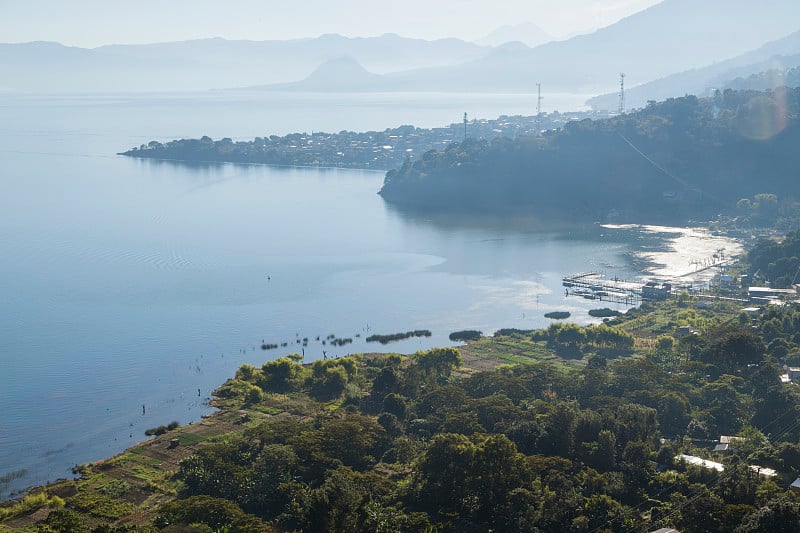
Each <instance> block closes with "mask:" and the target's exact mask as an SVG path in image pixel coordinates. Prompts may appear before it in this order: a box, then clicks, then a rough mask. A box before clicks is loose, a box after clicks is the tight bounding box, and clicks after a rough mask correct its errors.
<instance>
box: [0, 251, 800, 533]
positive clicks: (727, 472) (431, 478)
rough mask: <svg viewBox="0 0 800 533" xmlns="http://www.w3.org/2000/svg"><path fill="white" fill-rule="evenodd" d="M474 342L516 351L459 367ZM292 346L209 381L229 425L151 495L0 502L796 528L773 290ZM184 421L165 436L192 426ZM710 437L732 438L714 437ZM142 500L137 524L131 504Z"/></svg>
mask: <svg viewBox="0 0 800 533" xmlns="http://www.w3.org/2000/svg"><path fill="white" fill-rule="evenodd" d="M787 241H788V239H787ZM784 244H785V245H787V246H788V244H789V243H788V242H785V243H784ZM764 246H767V245H766V244H765V243H762V244H760V245H759V246H757V247H756V250H760V249H761V248H762V247H764ZM787 253H788V252H787ZM757 257H759V255H758V252H755V251H754V253H751V258H750V259H751V260H754V259H755V258H757ZM680 326H691V328H692V329H693V330H696V331H698V332H699V333H697V334H690V335H685V336H680V335H679V334H678V331H679V327H680ZM476 353H478V354H483V355H482V357H484V358H485V359H486V360H487V361H491V360H493V359H494V358H497V359H494V360H495V361H499V362H502V361H503V360H505V361H509V362H511V361H513V362H514V363H513V364H506V365H503V364H497V363H495V364H492V365H490V366H488V367H486V366H480V365H479V366H477V367H475V366H469V367H467V368H465V367H464V357H466V356H467V355H469V357H470V358H472V357H474V354H476ZM300 360H301V358H300V357H299V356H297V357H294V356H292V357H285V358H279V359H276V360H274V361H269V362H266V363H264V364H263V365H262V366H261V367H255V366H250V365H243V366H242V367H241V368H240V369H239V370H238V371H237V373H236V376H235V377H234V378H233V379H231V380H229V381H228V382H227V383H225V384H224V385H223V386H222V387H220V389H218V390H217V391H216V396H217V400H216V402H217V405H218V406H220V407H221V408H222V412H223V413H225V412H227V413H231V416H232V419H237V418H238V421H236V422H235V423H234V426H232V427H233V428H236V429H234V430H232V431H231V430H229V431H227V432H225V433H217V434H216V435H217V436H215V437H214V438H212V439H210V440H206V441H205V443H204V444H203V445H201V446H199V447H195V448H193V452H192V453H191V454H188V455H187V454H186V453H185V452H184V454H183V456H184V457H185V459H183V460H182V461H181V462H180V463H179V464H178V465H177V466H176V468H175V470H173V471H172V473H171V474H169V473H168V474H167V477H165V478H162V479H161V480H160V481H159V478H157V477H149V478H148V479H150V481H148V484H147V485H145V486H144V488H145V489H146V490H151V491H153V492H152V495H151V496H150V497H148V498H144V497H142V496H136V497H134V496H131V495H134V494H138V492H136V491H135V490H133V488H132V485H131V483H130V482H128V481H124V480H122V479H116V478H109V477H108V475H107V474H103V473H104V472H108V471H109V470H108V468H107V467H105V466H103V465H98V466H97V467H90V466H89V467H85V469H84V470H83V472H84V479H85V481H78V482H77V491H76V490H75V489H72V490H71V491H69V492H68V491H66V490H65V489H64V487H63V486H62V487H61V488H60V489H59V490H55V489H51V490H50V491H42V492H39V493H33V494H32V495H31V496H29V497H28V498H26V499H25V500H22V501H21V502H20V503H18V504H15V505H12V506H10V507H8V506H7V507H2V508H0V512H2V513H3V516H6V517H12V518H13V517H14V516H18V515H24V514H26V513H30V512H32V510H34V509H37V508H47V507H48V506H49V507H50V508H51V509H52V510H50V512H48V513H44V514H42V515H41V516H45V517H46V518H43V519H40V520H39V522H38V531H65V532H70V531H89V530H90V526H91V527H94V529H91V530H92V531H99V532H104V531H108V532H113V531H120V532H121V531H231V532H235V531H245V532H252V531H294V530H302V531H486V530H489V529H492V530H497V531H553V532H556V531H594V532H599V531H609V532H611V531H613V532H619V531H637V532H638V531H650V530H654V529H657V528H658V527H674V528H677V529H678V530H680V531H687V532H691V531H710V532H723V531H734V530H736V531H740V532H755V531H768V530H769V531H778V530H783V531H790V530H796V529H797V528H798V527H800V499H799V498H798V496H795V495H794V493H792V492H790V491H788V490H787V489H786V487H787V486H788V484H789V483H790V482H791V481H792V480H794V478H795V477H796V476H797V475H799V474H800V424H799V423H798V422H797V419H798V415H800V391H798V389H797V386H796V385H794V384H783V383H781V381H780V380H779V379H778V375H779V374H780V373H781V369H780V365H783V364H790V365H796V364H800V309H797V308H795V307H793V306H785V307H777V306H772V307H768V308H766V309H765V310H764V311H763V313H762V314H761V315H759V316H756V317H751V316H750V315H748V314H745V313H743V312H740V311H739V310H738V307H737V306H735V305H733V304H722V303H718V304H716V305H715V306H714V308H713V309H707V308H705V307H700V308H695V307H694V306H692V305H691V300H690V299H686V298H683V299H680V300H673V301H667V302H659V303H645V304H643V305H642V307H640V308H639V309H635V310H631V311H629V312H628V313H625V314H623V315H621V316H617V317H614V318H612V319H609V320H607V321H606V322H605V323H602V324H600V325H596V326H591V327H580V326H577V325H575V324H569V323H560V322H559V323H553V324H551V325H550V326H549V327H548V328H547V329H544V330H534V331H525V330H514V329H506V330H501V331H498V332H497V333H496V334H495V335H494V336H493V337H489V338H486V337H484V338H481V339H479V340H476V341H472V342H471V343H470V344H468V345H467V346H466V347H464V348H462V349H456V348H439V349H432V350H428V351H423V352H418V353H416V354H414V355H413V356H400V355H394V354H389V355H371V356H363V355H353V356H348V357H342V358H338V359H327V360H322V361H316V362H314V363H312V364H308V365H303V364H300ZM182 429H183V428H176V429H175V430H174V432H171V433H170V434H169V435H167V436H165V437H164V438H165V439H167V440H169V439H170V438H171V436H172V435H174V434H176V433H177V434H178V435H179V438H178V440H181V442H182V443H183V444H185V443H188V442H191V440H187V435H186V434H184V433H181V431H182ZM720 435H737V436H738V437H739V440H737V441H736V442H735V445H734V446H733V448H732V449H731V450H729V451H728V452H726V453H722V452H719V453H715V452H713V451H712V448H713V447H714V445H715V444H716V443H717V442H718V440H719V436H720ZM173 440H175V439H173ZM183 444H182V445H183ZM139 453H140V452H139ZM173 453H177V452H173ZM679 454H690V455H694V456H700V457H704V458H707V459H712V460H715V461H719V462H722V463H723V464H724V465H725V469H724V471H722V472H718V471H716V470H713V469H704V468H701V467H699V466H693V465H690V464H686V463H685V462H684V461H683V460H681V459H680V458H678V456H679ZM136 455H137V454H136V453H134V454H132V455H128V454H126V456H127V457H133V456H136ZM129 460H131V459H124V460H123V458H120V460H116V461H115V462H116V463H119V464H124V463H125V462H126V461H129ZM159 464H160V463H159ZM753 465H757V466H759V467H762V468H773V469H776V470H777V471H778V472H780V475H779V476H777V477H767V476H763V475H759V474H758V473H756V472H755V471H754V469H753V468H751V466H753ZM141 468H142V467H140V466H137V467H135V468H134V469H133V470H132V472H143V471H142V470H140V469H141ZM145 470H146V469H145ZM136 475H141V474H136ZM148 476H155V474H148ZM72 483H73V484H75V483H76V482H72ZM89 487H92V488H91V489H90V488H89ZM147 487H150V488H147ZM170 487H172V488H170ZM143 490H144V489H143ZM56 493H58V494H61V496H59V495H57V494H56ZM123 495H129V496H128V498H129V499H125V498H122V496H123ZM164 496H166V498H165V499H164V500H162V501H163V503H160V504H159V503H157V502H158V501H159V499H160V498H163V497H164ZM130 498H133V499H132V500H131V499H130ZM150 501H152V502H156V503H150V504H148V503H147V502H150ZM148 505H149V506H150V509H152V510H151V511H149V512H148V514H146V515H145V516H147V517H148V518H147V519H146V520H144V521H143V520H142V516H143V515H141V514H137V511H136V510H137V509H144V508H147V506H148ZM138 512H141V511H138ZM37 513H38V511H37ZM87 524H88V525H87ZM104 524H108V525H104ZM190 524H194V525H191V526H190ZM775 524H779V525H780V527H783V528H784V529H776V526H775ZM786 528H788V529H786Z"/></svg>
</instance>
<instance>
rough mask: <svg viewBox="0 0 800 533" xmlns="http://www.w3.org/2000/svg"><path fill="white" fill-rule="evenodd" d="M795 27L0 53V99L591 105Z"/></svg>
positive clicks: (660, 26)
mask: <svg viewBox="0 0 800 533" xmlns="http://www.w3.org/2000/svg"><path fill="white" fill-rule="evenodd" d="M798 24H799V21H798V4H797V0H770V2H769V5H768V6H766V7H765V5H763V3H762V4H759V3H753V2H751V1H749V0H703V1H702V2H697V1H696V0H663V1H662V2H660V3H658V4H656V5H654V6H651V7H649V8H647V9H645V10H643V11H640V12H638V13H635V14H633V15H631V16H628V17H626V18H624V19H622V20H620V21H618V22H617V23H615V24H612V25H610V26H608V27H605V28H602V29H599V30H597V31H595V32H593V33H590V34H585V35H578V36H576V37H573V38H571V39H567V40H563V41H553V42H549V43H546V44H543V45H541V46H537V47H535V48H531V47H529V46H526V45H525V44H524V43H522V42H519V41H513V42H509V43H505V44H503V45H501V46H497V47H486V46H479V45H478V44H475V43H468V42H466V41H461V40H458V39H440V40H436V41H424V40H420V39H408V38H404V37H400V36H398V35H394V34H385V35H382V36H380V37H367V38H349V37H342V36H340V35H335V34H334V35H322V36H320V37H317V38H314V39H296V40H291V41H228V40H225V39H219V38H215V39H201V40H194V41H184V42H178V43H156V44H149V45H111V46H103V47H99V48H94V49H82V48H74V47H66V46H61V45H58V44H55V43H25V44H3V45H0V71H1V72H3V76H2V77H1V78H0V90H2V91H13V90H16V91H22V92H26V91H29V92H115V91H121V92H135V91H197V90H208V89H221V88H235V87H251V86H266V85H274V84H286V83H291V85H290V86H291V87H292V90H314V91H328V90H330V91H364V90H369V91H440V92H453V91H458V92H494V93H511V92H516V93H530V92H532V91H533V90H534V89H535V87H536V84H537V83H542V85H543V87H544V88H545V90H546V91H556V92H571V93H593V94H598V93H602V92H605V91H610V90H614V89H615V87H616V86H617V83H618V75H619V73H620V72H625V73H626V74H627V76H628V78H627V82H628V84H629V86H635V85H639V84H643V83H647V82H650V81H653V80H656V79H659V78H664V77H666V76H669V75H671V74H674V73H675V72H683V71H687V70H690V69H697V68H702V67H705V66H707V65H709V64H712V63H715V62H722V61H725V60H728V59H730V58H733V57H736V56H738V55H741V54H744V53H746V52H748V51H750V50H754V49H756V48H758V47H760V46H762V45H764V43H766V42H768V41H772V40H775V39H779V38H781V37H784V36H785V35H787V34H789V33H790V32H792V31H797V30H798V29H799V28H798ZM523 29H524V28H523ZM342 57H350V58H352V59H353V60H354V62H355V63H357V64H358V65H360V66H361V67H363V70H364V71H366V72H362V71H360V69H359V68H355V67H353V65H351V66H350V67H347V68H349V69H350V72H351V73H352V74H353V75H354V78H353V80H351V81H350V82H349V83H348V81H347V79H346V76H344V75H343V72H345V71H344V70H342V68H343V67H342V66H340V67H335V64H334V65H333V67H332V68H327V67H326V69H322V70H318V69H319V68H320V66H321V65H325V64H326V63H328V62H330V61H332V60H336V59H337V58H342ZM312 74H313V76H312ZM746 74H750V73H746ZM326 76H330V79H326ZM307 78H308V79H307ZM297 80H303V81H301V82H298V81H297ZM273 88H274V87H273ZM681 94H682V93H681Z"/></svg>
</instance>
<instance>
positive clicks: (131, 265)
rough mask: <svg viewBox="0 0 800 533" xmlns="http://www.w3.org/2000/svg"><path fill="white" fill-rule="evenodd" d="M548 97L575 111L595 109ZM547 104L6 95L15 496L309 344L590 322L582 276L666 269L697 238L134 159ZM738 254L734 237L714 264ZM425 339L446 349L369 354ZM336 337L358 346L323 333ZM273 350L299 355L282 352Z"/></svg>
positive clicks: (262, 171) (371, 183) (363, 182)
mask: <svg viewBox="0 0 800 533" xmlns="http://www.w3.org/2000/svg"><path fill="white" fill-rule="evenodd" d="M546 98H547V99H546V100H545V102H546V104H547V107H548V109H550V110H553V109H560V110H561V111H567V110H574V109H577V108H579V107H580V106H581V105H582V102H583V100H584V99H585V97H584V96H583V95H572V96H571V95H546ZM534 108H535V97H534V96H526V95H443V94H393V95H386V94H372V95H351V94H339V95H335V96H330V95H302V96H299V95H287V94H266V95H265V94H256V93H202V94H165V95H148V96H141V95H138V96H133V95H131V96H125V95H122V96H120V95H114V96H106V95H90V96H70V97H63V96H41V97H25V96H15V95H3V96H0V158H1V159H2V163H3V174H2V178H0V294H1V295H2V298H3V306H2V309H1V310H0V368H2V371H0V390H2V394H1V395H0V427H2V428H3V431H2V432H0V476H2V475H3V474H6V473H9V472H19V471H21V470H24V471H25V474H24V476H22V477H21V478H20V479H17V480H14V481H12V482H10V483H8V484H6V485H5V486H0V497H5V496H7V495H8V494H9V493H10V492H13V491H15V490H19V489H21V488H23V487H25V486H28V485H31V484H34V483H40V482H43V481H46V480H48V479H52V478H54V477H58V476H62V477H64V476H68V475H70V467H71V466H73V465H75V464H79V463H84V462H88V461H94V460H98V459H100V458H103V457H106V456H109V455H112V454H114V453H116V452H118V451H121V450H122V449H123V448H124V447H126V446H128V445H130V444H132V443H134V442H136V441H139V440H141V439H143V438H144V435H143V432H144V430H145V429H147V428H151V427H154V426H158V425H161V424H166V423H168V422H170V421H172V420H177V421H179V422H181V423H187V422H190V421H197V420H199V418H200V416H201V415H203V414H205V413H208V412H209V408H208V407H207V405H206V401H207V398H209V396H210V393H211V391H212V390H213V389H214V388H215V387H216V386H218V385H220V384H221V383H222V382H223V381H224V380H225V379H227V378H228V377H230V376H232V375H233V373H234V372H235V370H236V368H237V367H238V366H239V365H241V364H242V363H245V362H247V363H251V364H257V365H260V364H262V363H263V362H265V361H267V360H270V359H273V358H275V357H278V356H279V355H282V354H284V353H288V352H290V351H294V352H300V351H301V350H303V347H302V345H301V344H297V339H302V338H303V337H308V338H309V339H310V341H309V343H308V346H306V347H305V348H304V350H305V355H306V358H307V360H313V359H318V358H321V357H322V356H323V350H325V352H326V354H327V355H328V356H335V355H344V354H345V353H349V352H361V351H376V350H382V351H401V352H413V351H415V350H418V349H422V348H427V347H431V346H437V345H444V344H450V343H449V341H448V340H447V336H448V334H449V333H450V332H452V331H455V330H459V329H465V328H474V329H480V330H482V331H484V332H485V333H491V332H493V331H494V330H495V329H497V328H500V327H516V328H533V327H544V326H546V325H547V323H548V321H547V320H546V319H545V318H544V317H543V314H544V313H545V312H548V311H552V310H556V309H558V310H567V311H570V312H571V313H572V315H573V319H574V320H576V321H578V322H581V323H586V322H588V321H589V317H588V314H587V312H588V310H589V309H592V308H595V307H599V306H606V305H607V304H605V303H603V304H601V305H598V302H591V301H588V300H583V299H576V298H565V297H564V293H563V288H562V287H561V285H560V280H561V277H562V276H563V275H565V274H568V273H571V272H578V271H587V270H597V271H604V272H607V273H608V274H609V275H616V276H619V277H634V276H637V275H640V274H641V273H642V271H643V269H645V268H646V266H647V264H646V261H644V260H641V259H637V258H638V257H639V256H638V255H637V253H639V252H644V253H651V252H653V251H654V250H666V249H668V246H667V244H668V243H669V242H671V241H670V239H674V238H677V237H678V234H676V233H674V232H670V231H669V230H653V228H648V229H647V230H646V231H640V230H639V229H637V228H636V227H621V228H616V229H611V228H603V227H601V226H597V225H592V226H588V227H570V226H568V225H566V224H564V223H558V224H552V223H547V222H545V221H542V220H537V219H536V218H535V216H533V215H535V214H532V216H531V217H530V218H523V219H514V220H511V221H509V220H505V221H502V222H501V221H498V220H493V219H484V218H481V217H464V216H447V215H440V216H435V217H433V216H420V215H413V214H409V213H404V212H402V211H398V210H396V209H393V208H391V207H389V206H387V205H386V204H385V203H384V202H383V200H382V199H381V198H380V197H379V196H378V195H377V194H376V192H377V190H378V189H379V188H380V185H381V183H382V181H383V173H378V172H366V171H352V170H336V169H297V168H273V167H264V166H235V165H204V166H198V165H186V164H182V163H178V162H158V161H142V160H136V159H131V158H125V157H122V156H117V155H115V153H116V152H119V151H122V150H125V149H127V148H130V147H131V146H138V145H140V144H143V143H147V142H148V141H150V140H159V141H166V140H170V139H175V138H182V137H200V136H202V135H209V136H212V137H214V138H220V137H231V138H233V139H234V140H236V139H252V138H253V137H255V136H264V135H270V134H276V135H283V134H286V133H290V132H295V131H301V132H302V131H308V132H310V131H319V130H323V131H340V130H344V129H347V130H353V131H359V130H370V129H374V130H382V129H385V128H388V127H395V126H398V125H401V124H413V125H416V126H419V127H433V126H444V125H447V124H449V123H451V122H458V121H459V120H460V118H461V116H462V115H463V113H464V112H465V111H466V112H468V113H469V115H470V117H484V118H495V117H497V116H499V115H502V114H507V115H515V114H524V115H531V114H533V112H534ZM681 236H685V235H683V234H681ZM701 237H702V236H701ZM701 240H702V239H701ZM720 245H729V243H725V242H721V241H713V242H712V241H708V242H706V245H705V247H703V246H701V247H700V248H698V252H697V253H698V254H702V253H704V252H705V251H708V250H710V251H709V255H710V254H711V253H712V252H713V251H714V249H715V248H716V247H718V246H720ZM732 249H734V248H732ZM701 259H702V258H701ZM663 260H667V259H665V258H664V257H663V256H659V261H663ZM684 260H685V258H681V261H684ZM612 307H613V305H612ZM423 328H424V329H430V330H431V331H432V332H433V336H432V337H431V338H430V339H414V340H409V341H404V342H401V343H396V344H391V345H388V346H385V347H384V346H380V345H376V344H367V343H365V342H364V341H363V338H364V337H366V336H367V335H369V334H372V333H386V334H388V333H395V332H401V331H406V330H411V329H423ZM330 334H333V335H336V336H337V337H340V338H353V340H354V342H353V344H351V345H348V346H346V347H343V348H336V347H332V346H330V345H326V346H323V345H322V344H321V342H316V341H315V339H316V337H317V336H320V338H321V339H325V338H326V337H327V336H328V335H330ZM356 335H361V337H356ZM262 340H263V341H264V342H267V343H278V344H280V343H282V342H287V343H288V346H287V347H285V348H280V349H278V350H274V351H267V352H265V351H262V350H261V349H259V345H260V344H261V342H262ZM198 389H199V392H200V394H199V395H198ZM143 404H144V405H145V406H146V411H145V414H144V415H143V413H142V411H143V409H142V405H143Z"/></svg>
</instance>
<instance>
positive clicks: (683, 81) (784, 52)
mask: <svg viewBox="0 0 800 533" xmlns="http://www.w3.org/2000/svg"><path fill="white" fill-rule="evenodd" d="M797 66H800V31H797V32H795V33H792V34H791V35H788V36H787V37H784V38H782V39H778V40H775V41H772V42H769V43H767V44H765V45H764V46H761V47H760V48H758V49H756V50H752V51H750V52H747V53H745V54H742V55H740V56H737V57H734V58H732V59H729V60H727V61H720V62H718V63H714V64H712V65H708V66H705V67H703V68H698V69H692V70H687V71H684V72H680V73H677V74H673V75H671V76H667V77H665V78H661V79H658V80H655V81H652V82H649V83H645V84H642V85H639V86H637V87H629V88H628V89H627V90H626V91H625V100H626V102H627V107H628V109H632V108H638V107H643V106H645V105H646V104H647V101H648V100H664V99H666V98H669V97H672V96H682V95H684V94H695V95H699V96H705V95H707V94H708V93H709V92H710V91H712V90H713V89H717V88H719V89H724V88H727V87H730V88H734V89H745V88H748V89H761V90H763V89H767V88H771V87H779V86H781V85H785V84H786V81H787V80H786V79H785V78H783V77H781V76H774V77H773V78H772V81H771V82H770V83H768V84H767V85H769V87H768V86H767V85H765V84H763V83H762V84H761V85H752V86H748V85H743V84H741V83H734V81H733V80H736V79H738V78H748V77H750V76H754V75H758V74H759V73H764V72H773V73H776V74H777V73H778V72H783V71H785V70H787V69H791V68H793V67H797ZM765 81H766V80H765ZM618 100H619V96H618V93H617V92H616V91H614V92H610V93H607V94H603V95H600V96H596V97H594V98H591V99H590V100H588V101H587V104H589V105H590V106H592V107H593V108H595V109H615V108H616V107H617V105H618Z"/></svg>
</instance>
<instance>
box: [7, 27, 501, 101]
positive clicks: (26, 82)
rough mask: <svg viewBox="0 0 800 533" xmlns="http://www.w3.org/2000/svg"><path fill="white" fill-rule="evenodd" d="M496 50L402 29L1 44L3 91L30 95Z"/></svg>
mask: <svg viewBox="0 0 800 533" xmlns="http://www.w3.org/2000/svg"><path fill="white" fill-rule="evenodd" d="M487 51H488V48H486V47H482V46H479V45H476V44H474V43H468V42H465V41H461V40H458V39H440V40H435V41H425V40H422V39H409V38H404V37H400V36H398V35H394V34H386V35H382V36H380V37H368V38H349V37H342V36H340V35H322V36H320V37H317V38H314V39H295V40H289V41H231V40H225V39H220V38H215V39H200V40H193V41H181V42H173V43H157V44H146V45H109V46H101V47H99V48H92V49H87V48H77V47H68V46H63V45H60V44H58V43H50V42H33V43H22V44H0V70H1V71H2V72H3V76H2V78H0V90H14V91H23V92H114V91H121V92H127V91H187V90H207V89H217V88H226V87H241V86H249V85H259V84H267V83H279V82H289V81H294V80H297V79H302V78H305V77H306V76H308V75H309V74H310V73H312V72H313V71H314V70H315V69H317V68H318V67H319V66H320V65H321V64H323V63H325V62H327V61H330V60H332V59H336V58H340V57H347V56H349V57H352V58H354V59H356V60H357V61H358V62H359V63H361V64H362V65H364V66H365V68H367V69H369V70H371V71H373V72H378V73H384V72H393V71H398V70H408V69H412V68H420V67H431V66H441V65H452V64H456V63H461V62H465V61H469V60H472V59H475V58H477V57H480V56H482V55H484V54H485V53H486V52H487Z"/></svg>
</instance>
